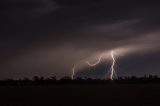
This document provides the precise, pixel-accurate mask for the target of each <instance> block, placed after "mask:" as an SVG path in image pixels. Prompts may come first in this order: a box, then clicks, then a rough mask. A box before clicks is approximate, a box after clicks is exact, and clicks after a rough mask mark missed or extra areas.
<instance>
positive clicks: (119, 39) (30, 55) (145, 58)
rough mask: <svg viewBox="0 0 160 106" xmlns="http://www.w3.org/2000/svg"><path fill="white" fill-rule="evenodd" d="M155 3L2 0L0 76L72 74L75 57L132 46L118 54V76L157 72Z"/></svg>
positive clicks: (115, 0)
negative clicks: (123, 52)
mask: <svg viewBox="0 0 160 106" xmlns="http://www.w3.org/2000/svg"><path fill="white" fill-rule="evenodd" d="M159 4H160V3H159V2H158V1H152V2H151V1H150V2H149V1H141V2H140V1H127V0H122V1H118V0H112V1H105V0H76V1H75V0H14V1H13V0H2V1H0V14H1V18H0V22H1V25H0V28H1V29H0V50H1V52H0V78H1V79H3V78H23V77H32V76H34V75H39V76H52V75H56V76H58V77H62V76H65V75H71V69H72V67H73V66H74V65H75V64H76V63H78V62H79V61H83V60H87V59H91V61H92V60H93V61H96V58H95V57H96V56H97V55H99V54H101V53H104V52H106V51H110V50H112V49H117V48H124V49H128V48H135V50H134V51H132V52H131V53H129V54H125V55H124V56H122V57H119V58H118V59H119V60H118V61H120V62H119V64H117V71H118V74H119V75H121V74H122V75H123V74H125V75H132V74H134V75H143V74H149V73H151V74H158V75H159V74H160V72H159V69H160V67H159V65H158V63H159V62H160V60H159V53H160V49H159V47H160V43H159V42H160V36H159V34H160V31H159V25H160V20H159V18H160V14H159V10H160V7H159ZM93 57H94V58H93ZM139 62H141V63H139ZM140 64H141V65H140ZM146 64H147V65H146ZM153 66H154V68H153ZM127 73H128V74H127Z"/></svg>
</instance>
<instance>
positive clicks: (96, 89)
mask: <svg viewBox="0 0 160 106" xmlns="http://www.w3.org/2000/svg"><path fill="white" fill-rule="evenodd" d="M48 105H49V106H115V105H116V106H117V105H119V106H158V105H159V106H160V84H108V85H52V86H21V87H17V86H3V87H0V106H48Z"/></svg>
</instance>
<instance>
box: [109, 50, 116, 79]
mask: <svg viewBox="0 0 160 106" xmlns="http://www.w3.org/2000/svg"><path fill="white" fill-rule="evenodd" d="M110 55H111V58H112V65H111V74H110V79H111V80H113V75H114V72H115V70H114V66H115V63H116V60H115V57H114V51H113V50H112V51H111V52H110Z"/></svg>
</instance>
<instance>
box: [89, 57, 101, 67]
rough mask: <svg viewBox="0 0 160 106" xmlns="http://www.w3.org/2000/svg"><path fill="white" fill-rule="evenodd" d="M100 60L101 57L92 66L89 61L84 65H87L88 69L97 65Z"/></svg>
mask: <svg viewBox="0 0 160 106" xmlns="http://www.w3.org/2000/svg"><path fill="white" fill-rule="evenodd" d="M101 58H102V55H101V56H99V58H98V60H97V61H96V62H95V63H93V64H92V63H90V62H89V61H86V63H87V64H88V65H89V66H90V67H92V66H96V65H97V64H99V63H100V62H101Z"/></svg>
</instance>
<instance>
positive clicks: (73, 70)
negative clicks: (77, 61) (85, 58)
mask: <svg viewBox="0 0 160 106" xmlns="http://www.w3.org/2000/svg"><path fill="white" fill-rule="evenodd" d="M75 67H76V65H74V66H73V68H72V76H71V78H72V80H73V79H74V75H75Z"/></svg>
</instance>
